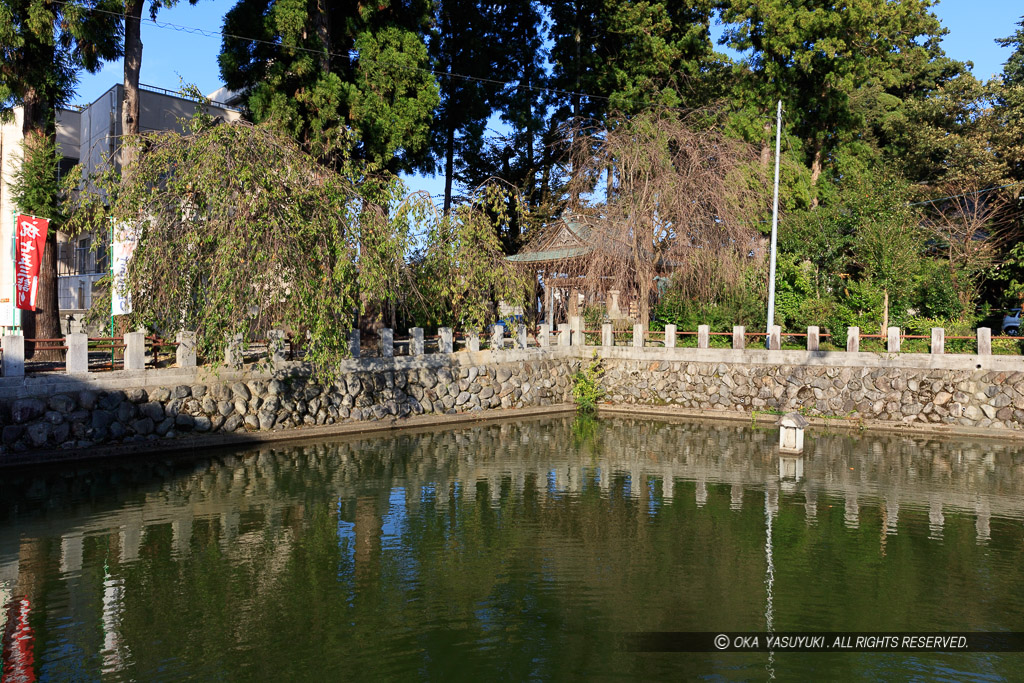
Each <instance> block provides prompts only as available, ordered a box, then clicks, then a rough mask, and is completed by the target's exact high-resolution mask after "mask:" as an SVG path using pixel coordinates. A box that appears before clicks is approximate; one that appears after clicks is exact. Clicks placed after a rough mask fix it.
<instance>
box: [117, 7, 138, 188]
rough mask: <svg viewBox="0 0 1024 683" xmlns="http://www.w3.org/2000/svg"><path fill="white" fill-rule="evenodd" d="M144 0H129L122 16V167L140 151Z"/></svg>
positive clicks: (124, 167)
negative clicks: (140, 89) (140, 74)
mask: <svg viewBox="0 0 1024 683" xmlns="http://www.w3.org/2000/svg"><path fill="white" fill-rule="evenodd" d="M142 6H143V0H129V2H128V4H127V5H126V7H125V16H124V104H123V106H122V107H121V171H122V173H123V172H124V171H126V170H127V169H129V168H131V167H132V165H133V164H134V163H135V161H136V159H137V158H138V155H139V147H138V140H137V136H138V135H139V72H140V71H141V69H142Z"/></svg>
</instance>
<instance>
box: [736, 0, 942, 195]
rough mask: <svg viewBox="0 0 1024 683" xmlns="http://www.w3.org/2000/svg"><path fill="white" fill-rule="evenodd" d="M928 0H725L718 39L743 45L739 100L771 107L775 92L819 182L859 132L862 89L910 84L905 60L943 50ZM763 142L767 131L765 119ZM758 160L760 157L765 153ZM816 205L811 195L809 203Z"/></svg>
mask: <svg viewBox="0 0 1024 683" xmlns="http://www.w3.org/2000/svg"><path fill="white" fill-rule="evenodd" d="M934 4H935V3H934V2H933V0H905V1H897V0H852V1H850V2H843V3H837V2H833V1H831V0H816V1H815V2H805V1H803V0H753V1H749V0H742V1H741V0H727V1H726V2H723V3H722V6H723V7H722V18H723V20H724V21H725V22H726V23H727V24H728V28H727V30H726V33H725V36H724V38H723V41H724V42H725V43H726V44H728V45H729V46H730V47H732V48H733V49H736V50H739V51H744V52H747V53H748V55H749V56H747V57H746V58H745V59H744V60H743V61H742V63H741V65H740V67H741V69H742V72H743V74H744V76H745V78H743V79H742V80H741V83H742V84H743V88H744V89H745V90H746V92H744V93H743V94H742V96H741V99H742V100H744V101H745V102H748V103H750V104H751V105H752V106H755V107H757V108H758V109H759V111H760V112H761V113H764V114H767V113H769V112H770V111H771V110H772V108H773V107H772V105H773V101H774V100H775V99H778V98H781V99H782V100H783V101H784V103H785V107H786V110H787V112H788V117H787V125H788V126H789V127H790V129H791V130H793V131H795V133H796V134H797V135H798V136H799V138H800V139H801V140H802V143H803V147H804V151H803V154H804V157H805V158H804V162H805V163H806V165H807V166H808V167H809V168H810V182H811V185H812V186H816V185H817V183H818V180H819V178H820V176H821V174H822V172H823V171H825V170H826V166H827V165H828V164H830V163H833V164H834V161H835V159H836V158H837V154H836V153H837V150H838V149H839V148H840V147H841V146H842V145H843V144H844V143H847V142H850V141H851V140H852V139H854V138H855V137H857V135H858V132H859V130H860V128H861V126H862V125H863V124H864V119H863V116H862V115H860V113H859V112H858V111H857V110H856V109H855V108H854V107H853V106H852V101H853V99H854V97H855V95H856V93H857V92H858V90H860V89H861V88H864V87H865V86H867V85H869V84H871V83H877V84H879V85H880V86H881V87H882V88H883V89H889V88H899V87H901V86H903V85H904V84H905V83H906V80H907V75H908V67H909V66H910V65H911V64H914V63H917V64H924V63H926V62H928V61H929V60H931V59H935V58H937V57H940V56H941V54H942V53H941V49H940V48H939V47H938V41H939V39H940V38H941V37H942V35H944V34H945V33H946V31H945V29H943V28H942V27H941V25H940V23H939V20H938V19H937V18H936V16H935V15H934V13H932V12H931V11H930V8H931V7H932V5H934ZM762 130H763V131H764V138H763V139H764V140H765V142H764V145H763V147H762V150H766V149H767V141H768V138H769V135H770V127H769V126H767V125H765V126H763V128H762ZM762 159H766V157H765V155H764V153H762ZM813 203H814V204H816V203H817V198H815V199H814V200H813Z"/></svg>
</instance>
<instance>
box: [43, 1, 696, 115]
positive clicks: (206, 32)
mask: <svg viewBox="0 0 1024 683" xmlns="http://www.w3.org/2000/svg"><path fill="white" fill-rule="evenodd" d="M53 2H54V3H55V4H58V5H71V4H74V3H72V2H70V0H53ZM76 6H77V5H76ZM79 7H80V6H79ZM81 9H84V10H85V11H87V12H97V13H99V14H107V15H110V16H114V17H121V18H124V14H122V13H120V12H111V11H110V10H105V9H100V8H98V7H81ZM147 22H148V23H149V24H152V25H153V26H154V27H156V28H161V29H169V30H172V31H177V32H179V33H189V34H193V35H199V36H203V37H206V38H217V37H220V38H230V39H232V40H244V41H248V42H251V43H258V44H260V45H267V46H269V47H273V48H276V49H279V50H293V51H295V52H305V53H309V54H312V55H317V56H319V57H323V56H325V55H326V56H329V57H344V58H346V59H349V60H351V59H354V58H356V59H359V60H361V61H364V62H368V63H371V64H377V65H378V66H387V67H392V68H397V69H405V70H407V71H419V72H422V73H428V74H431V75H433V76H435V77H437V78H451V79H458V80H464V81H470V82H474V83H484V84H488V85H497V86H501V87H505V88H516V89H517V90H532V91H534V92H540V93H544V94H548V95H563V96H567V97H587V98H590V99H597V100H605V101H608V102H610V101H611V100H612V98H611V97H608V96H606V95H594V94H591V93H585V92H576V91H573V90H561V89H559V88H544V87H539V86H533V85H523V84H521V83H516V82H513V81H502V80H498V79H495V78H484V77H482V76H469V75H467V74H460V73H456V72H445V71H436V70H434V69H428V68H424V67H419V66H408V65H405V64H388V65H383V64H381V63H380V62H379V61H377V60H374V59H370V58H368V57H365V56H360V55H359V53H358V51H356V50H351V51H349V52H347V53H340V52H331V51H329V50H314V49H312V48H307V47H301V46H298V45H283V44H281V43H278V42H274V41H271V40H263V39H261V38H251V37H249V36H240V35H237V34H234V33H225V32H223V31H212V30H210V29H204V28H198V27H195V26H184V25H182V24H174V23H171V22H166V21H157V20H155V19H142V23H147ZM630 104H648V103H646V102H639V101H632V102H630ZM666 109H673V110H676V111H687V110H686V109H684V108H682V107H666Z"/></svg>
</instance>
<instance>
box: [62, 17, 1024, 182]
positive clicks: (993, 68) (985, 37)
mask: <svg viewBox="0 0 1024 683" xmlns="http://www.w3.org/2000/svg"><path fill="white" fill-rule="evenodd" d="M233 5H234V0H199V2H198V4H196V5H194V6H193V5H189V4H188V3H187V2H181V3H180V4H179V5H178V6H177V7H174V8H172V9H170V10H163V11H161V12H160V14H159V16H158V17H157V22H158V23H161V22H166V23H172V24H177V25H179V26H184V27H191V28H196V29H205V30H208V31H219V30H220V28H221V24H222V22H223V17H224V14H225V13H226V12H227V11H228V10H229V9H230V8H231V7H232V6H233ZM935 11H936V13H937V14H938V16H939V18H940V19H941V20H942V23H943V25H944V26H945V27H946V28H947V29H948V30H949V34H948V35H947V36H946V37H945V38H944V39H943V43H942V44H943V48H944V49H945V51H946V54H948V55H949V56H950V57H953V58H954V59H960V60H964V61H971V62H973V63H974V74H975V76H977V77H978V78H980V79H988V78H990V77H991V76H993V75H994V74H997V73H999V72H1000V71H1002V65H1003V63H1004V62H1005V61H1006V58H1007V57H1008V56H1009V50H1008V49H1004V48H1000V47H999V46H998V45H996V44H995V42H994V41H995V39H996V38H1003V37H1006V36H1009V35H1011V34H1013V33H1014V28H1015V26H1014V25H1015V24H1016V23H1017V22H1018V21H1020V19H1021V16H1022V15H1024V3H1021V2H1020V0H944V1H943V2H940V3H939V4H938V6H937V7H936V8H935ZM147 16H148V15H147ZM142 42H143V54H142V74H141V77H140V80H141V81H142V83H144V84H146V85H153V86H157V87H161V88H167V89H169V90H177V89H178V87H179V84H180V83H181V82H185V83H194V84H196V85H197V86H198V87H199V89H200V90H201V91H203V92H205V93H211V92H213V91H214V90H216V89H217V88H219V87H220V86H221V80H220V70H219V68H218V66H217V53H218V52H219V51H220V36H212V37H210V36H206V35H201V34H198V33H190V32H188V31H186V30H180V29H179V30H174V29H170V28H159V27H157V26H154V25H153V23H152V22H150V21H148V20H147V21H143V23H142ZM123 68H124V67H123V64H122V62H121V61H117V62H110V63H108V64H105V65H104V66H103V69H102V70H101V71H100V72H99V73H97V74H84V75H83V76H82V78H81V81H80V83H79V87H78V94H77V97H76V98H75V100H74V103H75V104H88V103H90V102H92V101H94V100H95V99H96V98H98V97H99V96H100V95H101V94H103V93H104V92H106V91H107V90H108V89H109V88H110V87H111V86H112V85H114V84H115V83H119V82H121V81H123V79H124V72H123ZM438 183H439V181H436V180H432V179H427V178H416V179H412V180H411V181H410V184H412V185H413V188H412V189H427V190H429V191H430V192H431V193H436V192H437V187H438ZM440 185H441V186H443V183H440Z"/></svg>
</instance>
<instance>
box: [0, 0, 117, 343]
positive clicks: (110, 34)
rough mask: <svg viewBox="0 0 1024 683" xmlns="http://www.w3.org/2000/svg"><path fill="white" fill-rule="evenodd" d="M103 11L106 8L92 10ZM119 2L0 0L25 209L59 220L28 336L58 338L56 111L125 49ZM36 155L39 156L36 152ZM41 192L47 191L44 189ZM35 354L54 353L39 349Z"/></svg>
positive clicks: (6, 93)
mask: <svg viewBox="0 0 1024 683" xmlns="http://www.w3.org/2000/svg"><path fill="white" fill-rule="evenodd" d="M92 10H103V11H92ZM120 10H121V3H120V2H118V1H112V0H80V1H78V2H56V1H54V0H0V54H2V56H3V58H2V59H0V115H2V116H3V117H4V118H9V117H10V116H11V114H12V110H13V108H14V107H18V106H20V107H22V108H23V112H24V119H23V123H22V132H23V133H24V136H25V145H24V152H25V155H26V157H29V158H26V160H25V167H24V172H23V173H22V174H21V175H20V176H19V178H18V179H17V183H18V184H19V189H18V191H17V192H16V194H17V195H18V197H17V198H18V199H19V200H20V201H19V207H18V208H19V210H20V211H23V212H25V213H30V214H36V215H40V216H43V217H48V218H52V219H54V220H53V222H52V223H51V225H50V231H49V233H48V235H47V239H46V247H45V250H44V252H43V259H42V262H41V264H40V272H39V290H38V294H37V308H36V311H35V312H34V313H32V312H27V311H26V312H24V313H23V315H22V324H23V328H24V332H25V336H26V337H29V338H42V339H53V338H57V337H60V335H61V330H60V315H59V309H58V300H57V228H59V227H60V217H59V215H58V210H57V207H58V201H57V197H56V188H57V182H56V180H57V179H56V174H57V164H56V163H55V162H54V163H51V160H50V158H49V157H51V156H53V157H55V155H56V151H55V150H56V133H57V121H56V109H57V107H61V106H63V105H65V104H67V102H68V100H69V99H70V98H71V96H72V94H73V92H74V86H75V82H76V80H77V77H78V74H79V72H80V71H81V70H82V69H86V70H88V71H90V72H95V71H97V70H98V69H99V67H100V64H101V63H102V61H103V60H105V59H113V58H115V57H117V56H119V55H120V53H121V27H120V22H119V17H118V14H119V13H120ZM33 157H35V158H33ZM41 190H42V191H41ZM25 352H26V354H27V355H29V356H30V357H38V358H41V357H44V356H46V357H54V356H55V355H57V354H55V352H38V353H36V352H35V348H34V345H32V344H29V345H28V346H27V347H26V351H25Z"/></svg>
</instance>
